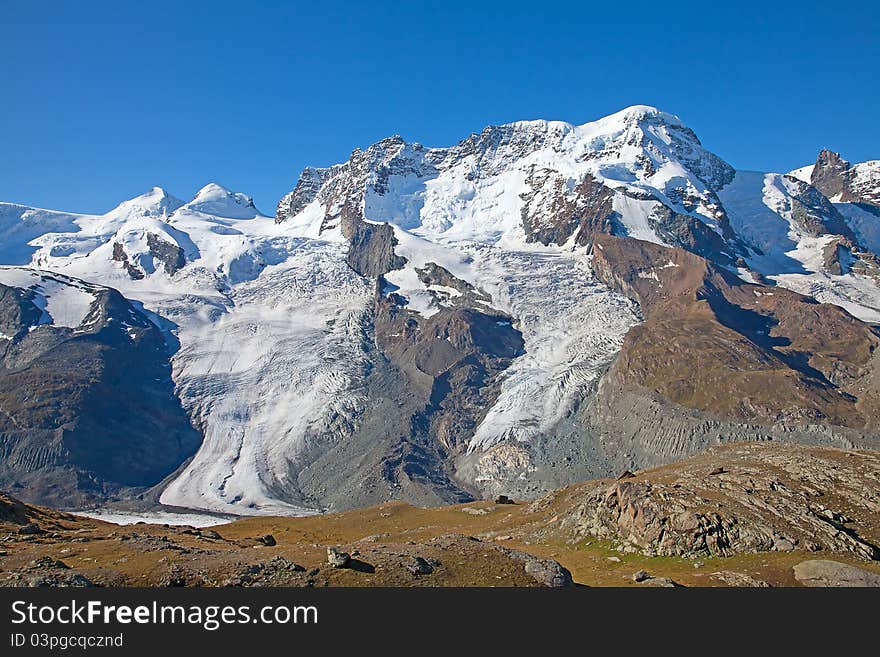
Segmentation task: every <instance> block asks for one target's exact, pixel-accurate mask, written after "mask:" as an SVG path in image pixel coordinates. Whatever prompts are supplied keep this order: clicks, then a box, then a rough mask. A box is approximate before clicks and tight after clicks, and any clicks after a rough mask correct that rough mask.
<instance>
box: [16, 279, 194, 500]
mask: <svg viewBox="0 0 880 657" xmlns="http://www.w3.org/2000/svg"><path fill="white" fill-rule="evenodd" d="M93 291H94V294H95V301H94V303H93V304H92V307H91V309H90V311H89V313H88V315H87V316H86V317H85V319H84V320H83V322H82V324H81V326H80V327H79V328H77V329H71V328H66V327H56V326H53V325H48V324H41V325H36V322H35V319H34V316H35V313H34V310H33V308H32V307H33V304H32V303H30V302H29V300H28V291H23V290H18V289H15V288H9V287H6V286H0V322H2V323H3V325H4V326H5V327H6V330H7V331H8V333H7V334H8V335H13V336H14V337H13V339H12V340H8V341H3V343H2V345H0V354H2V361H0V407H2V409H3V412H2V414H0V455H2V459H0V487H2V488H4V489H7V490H10V491H11V492H13V493H14V494H15V495H16V496H18V497H21V498H22V499H24V500H26V501H34V502H41V503H46V504H50V505H53V506H59V507H63V508H71V507H77V506H81V505H85V504H91V503H96V502H100V501H101V500H103V499H106V498H107V497H108V496H111V495H114V494H116V493H117V492H120V491H125V490H129V489H142V488H145V487H149V486H151V485H154V484H156V483H158V482H159V481H160V480H161V479H163V478H164V477H165V476H167V475H168V474H170V473H171V472H172V471H173V470H175V469H176V468H177V467H178V466H179V465H180V464H181V463H182V462H183V461H184V460H185V459H186V458H188V457H189V456H190V455H192V454H193V453H194V452H195V450H196V448H197V447H198V445H199V443H200V437H199V435H198V434H197V432H196V431H195V430H194V429H193V428H192V426H191V425H190V423H189V420H188V418H187V416H186V415H185V413H184V411H183V409H182V408H181V406H180V402H179V400H178V399H177V397H176V396H175V394H174V387H173V383H172V380H171V367H170V365H169V362H168V354H167V350H166V346H165V343H164V340H163V336H162V334H161V332H160V331H159V329H158V328H156V326H155V325H153V324H152V323H151V322H150V321H149V320H148V319H147V318H146V317H145V316H144V315H143V314H141V313H140V311H138V310H137V309H136V308H135V307H134V306H132V305H131V304H130V303H129V302H128V301H127V300H126V299H125V298H123V297H122V296H121V295H120V294H119V293H118V292H116V291H115V290H112V289H109V288H93Z"/></svg>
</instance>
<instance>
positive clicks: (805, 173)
mask: <svg viewBox="0 0 880 657" xmlns="http://www.w3.org/2000/svg"><path fill="white" fill-rule="evenodd" d="M815 168H816V165H815V164H810V165H809V166H805V167H801V168H800V169H795V170H794V171H789V172H788V175H789V176H792V177H794V178H797V179H798V180H802V181H803V182H805V183H809V182H810V180H811V178H812V176H813V169H815Z"/></svg>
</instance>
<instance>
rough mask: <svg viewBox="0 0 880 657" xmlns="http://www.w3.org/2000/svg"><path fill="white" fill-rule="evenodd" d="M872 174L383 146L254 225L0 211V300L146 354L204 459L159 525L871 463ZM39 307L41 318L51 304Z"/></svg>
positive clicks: (543, 138) (586, 152) (662, 148)
mask: <svg viewBox="0 0 880 657" xmlns="http://www.w3.org/2000/svg"><path fill="white" fill-rule="evenodd" d="M875 165H876V163H866V164H864V165H850V164H849V163H846V162H845V161H843V160H840V158H839V157H837V158H836V159H835V158H834V157H831V156H830V155H829V154H828V152H825V151H823V153H822V154H820V156H819V159H818V161H817V163H816V165H814V166H813V167H805V168H802V169H799V170H797V171H794V172H792V173H791V174H779V173H753V172H742V171H735V170H734V169H733V168H732V167H731V166H730V165H728V164H727V163H725V162H724V161H723V160H722V159H721V158H719V157H718V156H716V155H714V154H713V153H711V152H709V151H708V150H706V149H705V148H704V147H703V145H702V144H701V143H700V141H699V140H698V138H697V137H696V135H695V134H694V133H693V132H692V131H691V130H690V129H689V128H687V127H686V126H685V125H684V124H683V123H682V121H681V120H680V119H678V118H677V117H675V116H673V115H671V114H667V113H665V112H661V111H659V110H657V109H654V108H651V107H646V106H636V107H631V108H628V109H626V110H623V111H621V112H618V113H616V114H613V115H611V116H608V117H605V118H603V119H600V120H598V121H595V122H591V123H586V124H583V125H573V124H569V123H563V122H558V121H521V122H517V123H512V124H508V125H503V126H492V127H489V128H486V129H485V130H483V131H482V132H480V133H475V134H472V135H470V136H469V137H467V138H465V139H464V140H462V141H461V142H459V143H458V144H456V145H454V146H452V147H449V148H427V147H424V146H422V145H420V144H417V143H408V142H406V141H404V140H403V139H402V138H400V137H391V138H388V139H385V140H382V141H380V142H378V143H376V144H374V145H372V146H370V147H369V148H367V149H365V150H360V149H356V150H355V151H354V152H353V153H352V155H351V157H350V158H349V160H348V161H347V162H345V163H342V164H339V165H336V166H333V167H329V168H326V169H306V170H305V171H304V172H303V173H302V175H301V176H300V178H299V180H298V181H297V183H296V185H295V188H294V189H293V190H292V191H291V192H290V193H288V194H287V195H285V196H284V197H283V198H282V199H281V201H280V202H279V204H278V208H277V211H276V213H275V216H272V217H270V216H265V215H263V214H261V213H260V212H259V211H258V210H257V208H256V207H255V206H254V204H253V201H252V200H251V199H250V198H248V197H247V196H245V195H244V194H240V193H233V192H230V191H229V190H227V189H225V188H223V187H221V186H219V185H216V184H213V183H212V184H209V185H207V186H206V187H204V188H203V189H202V190H200V191H199V192H198V193H197V194H196V196H195V197H194V198H193V199H192V200H191V201H190V202H187V203H184V202H182V201H179V200H177V199H175V198H173V197H172V196H170V195H169V194H167V193H166V192H165V191H164V190H161V189H159V188H154V189H153V190H151V191H150V192H148V193H147V194H145V195H143V196H140V197H137V198H135V199H132V200H130V201H126V202H124V203H122V204H120V205H119V206H118V207H117V208H115V209H113V210H111V211H110V212H108V213H107V214H105V215H100V216H91V215H75V214H66V213H62V212H54V211H48V210H37V209H32V208H25V207H22V206H17V205H9V204H0V237H2V242H0V244H2V246H0V263H2V264H7V265H16V266H27V267H30V268H31V270H34V271H30V270H27V269H16V270H7V271H15V272H17V273H15V275H12V274H8V275H7V277H6V278H2V277H0V282H2V283H4V285H6V286H7V287H8V288H9V289H11V290H29V289H30V290H32V291H33V290H36V288H33V286H31V285H29V284H28V280H29V279H28V277H33V276H42V275H43V274H40V273H37V272H36V271H35V270H40V271H42V272H56V273H57V274H60V275H63V276H66V277H69V278H68V279H65V280H78V281H87V282H88V283H82V285H99V286H106V287H110V288H114V289H116V290H119V292H121V293H122V294H123V295H124V296H125V297H126V298H128V299H130V300H132V303H134V304H135V305H136V306H137V307H140V308H143V312H144V313H146V315H145V316H149V317H150V319H151V320H152V321H153V322H154V324H155V326H156V327H157V329H158V330H161V332H162V334H163V335H164V336H165V342H166V345H167V351H168V359H169V360H170V363H171V369H172V372H173V381H174V393H175V395H176V399H177V400H179V403H180V404H181V405H182V408H183V409H185V411H186V413H187V414H188V417H189V418H190V420H191V422H192V424H193V426H194V427H195V428H196V429H197V430H198V432H199V433H200V434H201V437H202V444H201V447H200V449H199V450H198V452H197V453H196V454H195V456H194V457H193V458H192V459H191V460H190V461H188V462H187V463H186V464H184V465H183V467H182V468H181V469H180V470H179V471H178V472H176V473H175V475H174V477H172V478H171V480H170V481H168V482H165V483H163V484H162V486H161V487H159V489H158V490H157V493H160V499H161V502H162V503H164V504H168V505H174V506H181V507H189V508H197V509H204V510H209V511H226V512H233V513H263V514H265V513H304V512H309V511H313V510H320V509H324V508H342V507H351V506H357V505H361V504H366V503H370V502H378V501H383V500H386V499H389V498H402V499H408V500H410V501H414V502H417V503H423V504H433V503H439V502H445V501H457V500H463V499H468V498H470V497H473V496H481V495H489V494H494V493H499V492H506V493H513V494H517V495H526V496H528V495H534V494H537V493H539V492H541V491H543V490H546V489H547V488H551V487H556V486H559V485H563V484H566V483H569V482H571V481H574V480H577V479H580V478H585V477H587V476H590V475H606V474H610V473H613V472H615V471H616V470H619V469H622V468H625V467H638V466H644V465H648V464H653V463H659V462H662V461H665V460H668V459H670V458H674V457H677V456H681V455H683V454H686V453H689V452H693V451H695V450H698V449H700V448H702V447H704V446H706V445H708V444H712V443H714V442H718V441H721V440H729V439H731V438H735V437H736V438H745V439H748V438H755V439H759V438H768V437H779V438H783V439H789V440H801V441H809V442H828V443H832V444H843V443H847V444H868V443H870V441H874V440H877V437H876V435H875V434H874V423H873V419H872V418H873V416H872V412H873V411H872V409H873V408H874V401H873V400H874V392H873V391H874V388H875V384H874V383H873V381H874V379H873V378H872V377H871V372H873V368H874V365H873V360H872V355H871V354H872V353H873V349H874V346H875V340H874V337H873V336H874V335H875V330H874V329H873V328H871V327H870V326H868V325H867V324H864V323H863V322H880V288H878V282H877V281H878V280H880V279H878V271H880V270H878V266H880V261H878V259H877V256H876V255H875V253H876V252H877V249H878V247H880V223H878V222H880V214H878V213H880V210H878V205H877V203H878V200H877V199H878V198H880V175H878V174H877V171H878V169H877V167H876V166H875ZM633 245H635V246H633ZM638 245H642V246H638ZM646 245H647V246H646ZM598 249H604V250H603V251H602V252H601V253H600V252H599V250H598ZM610 254H614V256H613V257H612V256H611V255H610ZM29 271H30V273H28V272H29ZM774 286H775V287H776V288H777V289H780V290H781V288H789V289H791V290H795V291H797V292H800V293H802V294H805V295H807V296H808V297H811V298H815V299H817V300H819V301H822V302H828V303H832V304H835V305H836V306H839V307H840V308H843V309H845V310H847V311H848V312H849V313H851V314H852V315H853V316H854V317H852V316H850V315H849V314H847V313H841V311H839V310H833V309H831V310H829V309H828V308H830V307H826V306H821V305H817V304H815V303H814V302H813V301H812V300H811V299H809V298H807V299H805V298H804V297H800V296H799V295H797V294H791V293H788V292H785V293H783V292H781V291H780V292H779V293H778V294H777V293H776V292H774ZM37 294H38V295H39V294H42V298H45V299H46V301H45V303H44V305H43V306H42V307H43V308H44V309H45V312H47V314H48V316H50V317H52V318H54V317H55V314H53V312H52V307H53V303H54V304H55V305H56V307H57V304H58V303H61V300H62V298H66V297H65V296H64V295H58V293H57V292H56V293H53V292H50V291H48V290H44V291H43V292H39V291H38V292H37ZM774 295H775V296H774ZM35 298H37V297H35ZM53 299H57V301H53ZM771 299H772V301H771ZM64 304H65V307H66V308H67V310H65V311H58V310H56V313H59V317H63V318H67V319H66V320H65V319H61V320H55V321H67V323H68V324H72V322H73V320H72V319H70V317H71V316H72V315H77V316H78V313H79V311H81V310H82V309H83V308H85V307H86V306H85V300H83V299H80V301H75V300H74V297H73V296H71V297H70V299H69V300H67V301H64ZM77 304H79V305H77ZM805 304H806V305H805ZM809 304H813V305H812V306H810V305H809ZM814 306H815V308H819V309H821V310H816V311H815V312H813V310H812V308H813V307H814ZM658 308H662V312H661V311H658ZM808 310H809V312H808ZM677 314H680V316H677ZM684 317H687V318H689V319H688V321H687V322H686V321H684V319H683V318H684ZM697 319H699V321H697ZM666 320H673V322H677V323H673V324H669V323H668V322H667V321H666ZM859 320H863V321H859ZM689 322H696V323H689ZM798 323H802V324H805V326H806V330H807V331H808V332H809V333H810V335H811V336H812V337H811V338H810V339H807V338H806V337H804V336H801V335H800V334H799V333H798V332H797V330H795V328H793V325H794V324H798ZM814 324H815V326H813V325H814ZM829 326H833V327H836V328H835V329H834V330H833V331H832V330H826V329H827V327H829ZM682 327H685V328H684V329H683V328H682ZM688 327H690V328H688ZM685 329H686V330H687V331H690V330H693V331H694V333H693V335H692V336H691V337H685V335H684V334H682V333H681V331H682V330H685ZM701 335H702V336H705V335H715V336H716V338H717V339H714V340H713V341H706V340H704V339H702V338H701V339H696V338H695V337H694V336H701ZM841 336H848V337H847V338H846V345H847V346H841V345H840V344H839V341H840V340H841V339H843V338H842V337H841ZM15 339H17V338H12V342H13V343H14V342H15ZM670 344H679V346H678V347H677V351H676V352H672V353H668V354H667V353H665V352H662V349H664V348H666V347H668V345H670ZM651 345H654V346H653V347H652V346H651ZM664 345H665V346H664ZM721 345H727V346H725V347H724V349H729V350H728V351H724V350H721V351H719V350H720V349H721ZM795 345H796V347H797V348H796V350H795ZM649 347H650V348H649ZM658 350H660V351H658ZM661 352H662V353H661ZM719 353H722V354H727V355H726V356H719ZM637 355H638V357H637ZM700 363H703V364H704V365H705V364H706V363H712V367H711V368H709V367H707V368H706V369H705V370H704V373H706V375H707V376H708V375H709V373H711V375H712V376H713V377H715V378H712V379H707V380H706V386H707V387H710V388H711V387H713V386H719V387H718V389H716V390H712V392H711V394H708V395H707V394H705V391H697V390H693V389H691V388H692V385H691V384H690V383H689V382H688V374H687V372H689V371H690V372H693V370H694V368H699V367H700ZM737 368H739V369H737ZM683 372H684V373H683ZM737 372H740V374H737ZM742 372H745V373H746V374H742ZM676 377H679V378H676ZM692 379H693V380H694V381H695V380H697V379H698V377H692ZM771 379H772V380H773V381H774V383H773V385H774V386H775V389H773V388H767V389H764V390H762V388H761V387H762V386H764V385H766V384H768V383H769V382H770V381H771ZM689 386H690V387H689ZM733 396H736V402H735V403H733V401H732V398H733ZM762 396H763V397H764V399H761V397H762ZM768 396H775V398H774V400H768V399H766V397H768ZM853 400H855V401H853ZM774 402H775V403H774ZM132 421H136V419H135V418H132ZM173 469H174V468H171V469H169V471H168V473H167V474H170V472H171V470H173Z"/></svg>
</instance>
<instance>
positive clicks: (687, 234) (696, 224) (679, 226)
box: [649, 206, 734, 264]
mask: <svg viewBox="0 0 880 657" xmlns="http://www.w3.org/2000/svg"><path fill="white" fill-rule="evenodd" d="M649 221H650V224H651V227H652V228H653V229H654V230H655V231H656V232H657V235H658V236H660V238H661V239H663V240H664V241H665V242H667V243H669V244H673V245H675V246H678V247H680V248H682V249H685V250H686V251H690V252H691V253H696V254H697V255H700V256H703V257H704V258H708V259H711V260H714V261H715V262H719V263H723V264H732V263H733V261H734V258H733V255H732V254H731V247H730V246H728V244H727V242H725V240H724V238H723V237H722V236H721V235H719V234H718V233H716V232H715V231H714V230H712V229H711V228H710V227H709V226H707V225H706V224H705V223H703V222H702V221H700V220H699V219H696V218H694V217H692V216H690V215H686V214H681V213H679V212H674V211H673V210H670V209H669V208H668V207H666V206H660V207H659V208H658V209H657V210H655V212H654V213H653V214H652V215H651V217H650V218H649Z"/></svg>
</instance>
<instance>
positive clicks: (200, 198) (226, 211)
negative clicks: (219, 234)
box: [184, 182, 259, 219]
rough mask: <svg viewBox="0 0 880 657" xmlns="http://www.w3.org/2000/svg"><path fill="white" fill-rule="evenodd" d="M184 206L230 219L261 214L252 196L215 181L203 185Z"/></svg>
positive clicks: (249, 217)
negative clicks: (234, 190)
mask: <svg viewBox="0 0 880 657" xmlns="http://www.w3.org/2000/svg"><path fill="white" fill-rule="evenodd" d="M184 208H186V209H187V210H192V211H195V212H201V213H203V214H213V215H217V216H220V217H227V218H230V219H252V218H253V217H255V216H256V215H258V214H259V212H258V211H257V208H256V207H255V206H254V201H253V199H252V198H251V197H249V196H247V195H245V194H242V193H241V192H233V191H231V190H229V189H227V188H226V187H224V186H223V185H220V184H218V183H215V182H209V183H208V184H207V185H205V186H204V187H202V188H201V189H200V190H199V191H198V192H197V193H196V195H195V196H194V197H193V200H192V201H190V202H189V203H187V204H186V205H185V206H184Z"/></svg>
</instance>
